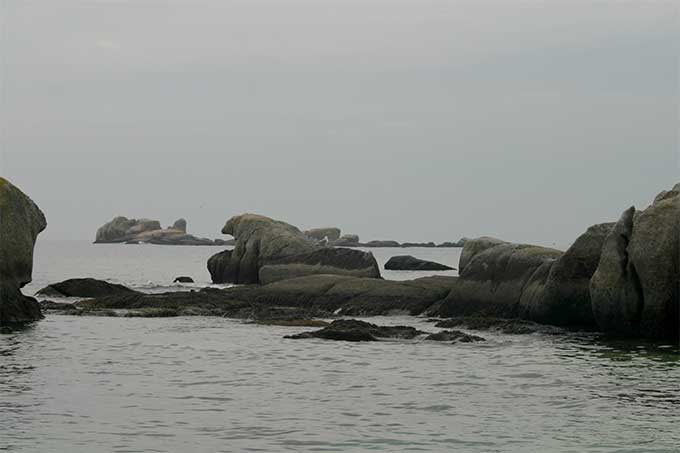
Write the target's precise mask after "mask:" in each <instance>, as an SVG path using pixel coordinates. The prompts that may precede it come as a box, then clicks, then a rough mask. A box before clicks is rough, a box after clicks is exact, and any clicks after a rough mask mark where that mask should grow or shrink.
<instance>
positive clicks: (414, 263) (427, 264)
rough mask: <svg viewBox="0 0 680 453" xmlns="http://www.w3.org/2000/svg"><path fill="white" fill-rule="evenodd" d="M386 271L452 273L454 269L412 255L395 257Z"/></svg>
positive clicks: (390, 260)
mask: <svg viewBox="0 0 680 453" xmlns="http://www.w3.org/2000/svg"><path fill="white" fill-rule="evenodd" d="M385 269H387V270H391V271H451V270H454V268H452V267H449V266H446V265H444V264H439V263H435V262H434V261H425V260H421V259H418V258H415V257H413V256H410V255H401V256H393V257H392V258H390V259H389V260H388V261H387V263H385Z"/></svg>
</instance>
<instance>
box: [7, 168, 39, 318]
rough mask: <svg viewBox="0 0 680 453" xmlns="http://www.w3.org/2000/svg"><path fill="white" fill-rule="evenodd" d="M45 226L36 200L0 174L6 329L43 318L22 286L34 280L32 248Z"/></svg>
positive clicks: (37, 305) (34, 302)
mask: <svg viewBox="0 0 680 453" xmlns="http://www.w3.org/2000/svg"><path fill="white" fill-rule="evenodd" d="M46 227H47V221H46V220H45V215H44V214H43V213H42V211H41V210H40V208H39V207H38V206H37V205H36V204H35V203H34V202H33V200H31V199H30V198H29V197H28V196H27V195H26V194H24V193H23V192H22V191H21V190H20V189H19V188H17V187H16V186H14V185H13V184H12V183H10V182H9V181H8V180H6V179H4V178H2V177H0V326H5V327H6V329H5V330H9V328H10V327H9V326H13V325H20V324H25V323H29V322H32V321H37V320H39V319H41V318H42V317H43V316H42V313H41V310H40V305H39V304H38V302H37V301H36V300H35V299H34V298H32V297H28V296H24V295H23V294H22V293H21V288H23V287H24V286H26V285H27V284H28V283H30V282H31V280H32V273H33V249H34V247H35V242H36V239H37V237H38V235H39V234H40V233H41V232H42V231H43V230H45V228H46Z"/></svg>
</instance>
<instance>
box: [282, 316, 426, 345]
mask: <svg viewBox="0 0 680 453" xmlns="http://www.w3.org/2000/svg"><path fill="white" fill-rule="evenodd" d="M424 334H425V332H421V331H420V330H417V329H416V328H414V327H409V326H378V325H375V324H371V323H368V322H365V321H358V320H356V319H339V320H337V321H333V322H332V323H331V324H330V325H329V326H327V327H325V328H323V329H321V330H317V331H313V332H303V333H299V334H297V335H287V336H285V337H284V338H288V339H293V340H299V339H306V338H321V339H324V340H336V341H378V340H379V339H381V338H395V339H406V340H410V339H413V338H415V337H417V336H420V335H424Z"/></svg>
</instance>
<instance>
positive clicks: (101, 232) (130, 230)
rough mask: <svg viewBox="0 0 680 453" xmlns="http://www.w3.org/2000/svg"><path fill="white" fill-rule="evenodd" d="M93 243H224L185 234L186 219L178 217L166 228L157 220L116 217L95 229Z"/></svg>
mask: <svg viewBox="0 0 680 453" xmlns="http://www.w3.org/2000/svg"><path fill="white" fill-rule="evenodd" d="M94 243H95V244H118V243H125V244H142V243H147V244H157V245H224V244H225V242H224V241H222V240H220V241H219V242H218V241H213V240H212V239H207V238H199V237H196V236H193V235H191V234H187V221H186V220H184V219H178V220H176V221H175V223H174V224H173V225H172V226H171V227H169V228H166V229H162V228H161V224H160V222H159V221H158V220H149V219H128V218H127V217H122V216H119V217H116V218H114V219H113V220H112V221H110V222H108V223H106V224H104V225H103V226H102V227H100V228H99V229H98V230H97V236H96V238H95V241H94Z"/></svg>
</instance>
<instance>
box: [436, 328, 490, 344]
mask: <svg viewBox="0 0 680 453" xmlns="http://www.w3.org/2000/svg"><path fill="white" fill-rule="evenodd" d="M425 340H429V341H450V342H452V343H476V342H479V341H486V339H484V338H482V337H478V336H477V335H470V334H467V333H465V332H461V331H460V330H442V331H441V332H437V333H433V334H430V335H428V336H427V337H425Z"/></svg>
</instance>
